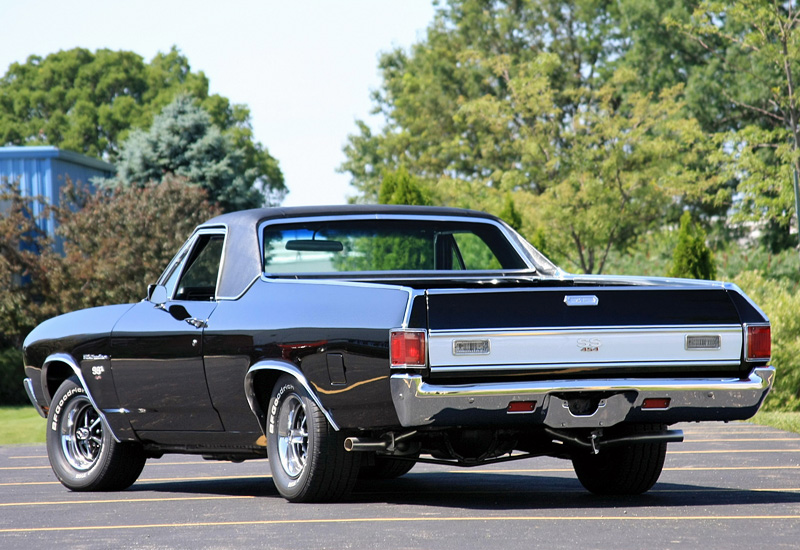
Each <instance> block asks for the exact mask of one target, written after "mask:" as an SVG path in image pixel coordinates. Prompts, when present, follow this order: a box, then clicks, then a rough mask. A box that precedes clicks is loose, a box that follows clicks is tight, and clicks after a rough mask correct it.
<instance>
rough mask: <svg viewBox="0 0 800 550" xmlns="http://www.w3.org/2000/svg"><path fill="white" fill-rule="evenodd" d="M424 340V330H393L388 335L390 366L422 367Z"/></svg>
mask: <svg viewBox="0 0 800 550" xmlns="http://www.w3.org/2000/svg"><path fill="white" fill-rule="evenodd" d="M425 340H426V338H425V331H424V330H402V329H398V330H393V331H392V332H391V333H390V337H389V349H390V356H391V359H392V366H393V367H424V366H425V357H426V351H425Z"/></svg>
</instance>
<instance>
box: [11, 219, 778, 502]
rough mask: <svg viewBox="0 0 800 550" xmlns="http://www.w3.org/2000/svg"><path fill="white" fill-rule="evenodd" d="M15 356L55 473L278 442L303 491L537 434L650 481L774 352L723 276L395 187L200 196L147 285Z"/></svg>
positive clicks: (84, 485) (121, 469)
mask: <svg viewBox="0 0 800 550" xmlns="http://www.w3.org/2000/svg"><path fill="white" fill-rule="evenodd" d="M143 294H144V291H143ZM24 357H25V372H26V376H27V378H26V379H25V387H26V389H27V392H28V394H29V396H30V399H31V401H32V403H33V404H34V406H35V407H36V408H37V409H38V410H39V412H40V413H41V414H42V416H46V418H47V422H48V424H47V450H48V455H49V458H50V463H51V465H52V468H53V471H54V472H55V474H56V476H57V477H58V479H59V480H60V481H61V482H62V483H63V484H64V485H65V486H66V487H68V488H69V489H72V490H76V491H88V490H121V489H124V488H126V487H128V486H129V485H131V484H132V483H134V482H135V481H136V479H137V477H138V476H139V474H140V473H141V471H142V468H143V467H144V464H145V461H146V459H148V458H151V459H152V458H160V457H161V456H162V455H164V454H166V453H194V454H199V455H202V456H203V457H205V458H208V459H216V460H231V461H241V460H246V459H255V458H267V457H268V458H269V464H270V469H271V471H272V479H273V481H274V483H275V486H276V488H277V490H278V491H279V493H280V494H281V495H283V496H284V497H285V498H286V499H288V500H290V501H296V502H311V501H330V500H336V499H340V498H342V497H344V496H345V495H347V494H348V492H349V491H350V490H351V488H352V487H353V485H354V483H355V482H356V480H357V479H358V478H373V479H374V478H392V477H397V476H401V475H403V474H405V473H407V472H408V471H409V470H410V469H411V468H412V467H413V466H414V464H415V463H416V462H431V463H443V464H451V465H459V466H478V465H481V464H489V463H493V462H498V461H506V460H516V459H521V458H527V457H534V456H553V457H560V458H564V459H568V460H571V461H572V464H573V465H574V469H575V472H576V473H577V476H578V479H579V480H580V482H581V483H582V484H583V485H584V487H586V488H587V489H588V490H589V491H592V492H594V493H599V494H637V493H642V492H645V491H647V490H648V489H650V488H651V487H652V486H653V484H654V483H655V482H656V480H657V479H658V477H659V475H660V473H661V470H662V466H663V463H664V457H665V454H666V447H667V443H669V442H678V441H681V440H682V438H683V436H682V433H681V432H680V430H675V429H670V426H671V425H672V424H675V423H677V422H683V421H729V420H739V419H746V418H749V417H751V416H752V415H753V414H755V412H756V411H757V410H758V408H759V406H760V405H761V403H762V401H763V400H764V398H765V396H766V395H767V393H768V391H769V390H770V388H771V385H772V380H773V374H774V370H773V368H772V367H771V366H769V364H768V363H769V359H770V325H769V321H768V319H767V317H766V316H765V315H764V313H763V312H761V310H759V308H758V307H757V306H756V305H755V304H754V303H753V302H751V301H750V300H749V299H748V297H747V296H746V295H745V294H744V293H743V292H742V291H741V290H739V288H737V287H736V286H735V285H732V284H726V283H717V282H699V281H690V280H678V279H644V278H621V277H600V276H577V275H570V274H568V273H566V272H564V271H562V270H560V269H559V268H557V267H556V266H555V265H553V264H552V263H551V262H550V261H548V259H547V258H545V257H544V256H543V255H542V254H540V253H539V252H538V251H537V250H535V249H534V248H533V247H532V246H531V245H530V244H528V243H527V242H526V241H525V240H524V239H523V238H522V237H521V236H520V235H518V234H517V233H516V232H515V231H514V230H512V229H511V228H510V227H509V226H508V225H506V224H505V223H503V222H502V221H501V220H499V219H498V218H495V217H493V216H490V215H488V214H484V213H480V212H473V211H465V210H458V209H451V208H428V207H398V206H342V207H326V208H323V207H307V208H271V209H260V210H248V211H243V212H237V213H231V214H226V215H222V216H219V217H217V218H214V219H212V220H210V221H208V222H207V223H205V224H203V225H201V226H200V227H198V228H197V229H196V231H195V232H194V234H193V235H191V237H190V238H189V240H188V241H187V242H186V244H185V245H183V247H182V248H181V249H180V250H179V251H178V253H177V255H176V256H175V257H174V259H173V260H172V261H171V262H170V263H169V265H168V266H167V268H166V270H165V271H164V273H163V274H162V275H161V277H160V278H159V279H158V281H157V282H156V284H154V285H151V286H150V287H149V289H148V291H147V297H146V298H145V299H143V300H142V301H141V302H138V303H134V304H124V305H111V306H106V307H100V308H94V309H88V310H83V311H76V312H73V313H68V314H66V315H62V316H60V317H56V318H54V319H51V320H49V321H46V322H45V323H42V324H41V325H40V326H39V327H37V328H36V329H35V330H34V331H33V332H32V333H31V334H30V335H29V336H28V338H27V339H26V341H25V349H24Z"/></svg>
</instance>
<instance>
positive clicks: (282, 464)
mask: <svg viewBox="0 0 800 550" xmlns="http://www.w3.org/2000/svg"><path fill="white" fill-rule="evenodd" d="M267 454H268V456H269V466H270V469H271V470H272V480H273V482H274V483H275V487H276V488H277V489H278V492H279V493H280V494H281V495H282V496H283V497H284V498H286V499H287V500H289V501H291V502H330V501H335V500H340V499H342V498H343V497H345V496H346V495H347V494H349V493H350V491H351V490H352V488H353V485H354V484H355V482H356V479H357V478H358V469H359V463H360V457H359V454H358V453H348V452H347V451H345V449H344V437H343V436H342V435H340V434H339V433H338V432H336V430H334V429H333V427H331V425H330V424H329V423H328V421H327V420H326V418H325V416H324V415H323V414H322V411H320V409H319V407H317V404H316V403H315V402H314V400H313V399H311V397H310V396H309V395H308V392H306V390H305V389H304V388H303V387H302V386H301V385H300V384H298V382H297V380H295V379H294V378H293V377H291V376H288V375H283V376H281V378H279V379H278V382H277V384H275V388H274V389H273V390H272V395H271V397H270V401H269V413H268V419H267Z"/></svg>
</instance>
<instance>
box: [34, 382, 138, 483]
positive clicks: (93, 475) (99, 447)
mask: <svg viewBox="0 0 800 550" xmlns="http://www.w3.org/2000/svg"><path fill="white" fill-rule="evenodd" d="M47 456H48V458H49V459H50V466H51V467H52V468H53V472H54V473H55V474H56V477H57V478H58V479H59V481H61V483H62V484H63V485H64V486H65V487H67V488H69V489H71V490H73V491H121V490H122V489H126V488H128V487H130V486H131V485H132V484H133V483H134V482H135V481H136V479H137V478H138V477H139V474H140V473H142V469H143V468H144V463H145V460H146V457H145V454H144V450H143V449H142V447H141V445H139V444H138V443H120V442H117V441H114V437H113V436H112V435H111V431H110V430H109V429H108V426H106V424H105V422H104V421H103V418H102V417H101V416H100V414H99V413H98V412H97V411H96V410H95V408H94V406H93V405H92V402H91V401H90V400H89V397H88V396H87V395H86V390H85V389H84V388H83V386H81V385H80V382H79V381H78V379H77V378H75V377H72V378H68V379H67V380H65V381H64V383H63V384H61V386H59V388H58V390H56V393H55V395H54V396H53V402H52V404H51V406H50V411H49V412H48V415H47Z"/></svg>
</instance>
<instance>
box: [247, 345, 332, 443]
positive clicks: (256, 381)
mask: <svg viewBox="0 0 800 550" xmlns="http://www.w3.org/2000/svg"><path fill="white" fill-rule="evenodd" d="M282 374H288V375H289V376H292V377H293V378H294V379H295V380H297V383H298V384H300V385H301V386H303V388H304V389H305V390H306V391H307V392H308V395H310V396H311V399H313V400H314V403H316V405H317V407H319V410H320V411H322V414H323V415H325V419H326V420H327V421H328V423H330V425H331V427H333V429H334V430H336V431H337V432H338V431H339V426H338V424H336V421H335V420H334V419H333V416H332V415H331V413H330V411H328V410H327V409H326V408H325V407H324V406H323V405H322V402H321V401H320V399H319V397H318V396H317V393H316V392H315V391H314V388H313V386H312V385H311V384H310V383H309V381H308V379H307V378H306V377H305V375H304V374H303V372H302V371H301V370H300V369H299V368H297V366H295V365H294V364H292V363H290V362H288V361H278V360H264V361H258V362H256V363H253V365H252V366H251V367H250V368H249V369H248V370H247V374H246V375H245V377H244V392H245V395H246V396H247V402H248V403H249V405H250V410H252V411H253V414H255V415H256V418H257V419H258V424H259V426H261V430H262V431H263V432H264V435H266V434H267V415H266V412H267V411H268V410H269V396H270V393H271V392H272V388H273V387H274V386H275V383H276V382H277V381H278V378H280V376H281V375H282Z"/></svg>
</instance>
